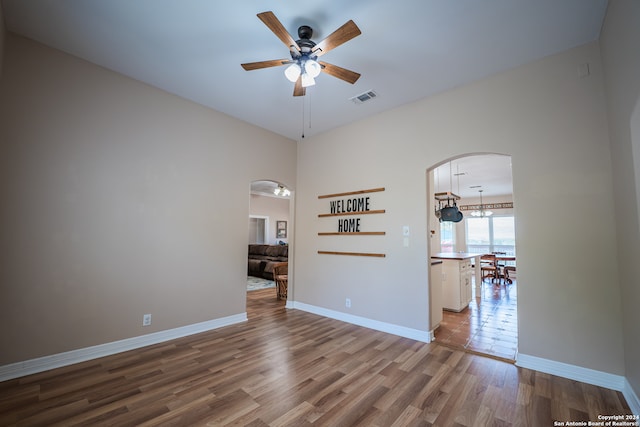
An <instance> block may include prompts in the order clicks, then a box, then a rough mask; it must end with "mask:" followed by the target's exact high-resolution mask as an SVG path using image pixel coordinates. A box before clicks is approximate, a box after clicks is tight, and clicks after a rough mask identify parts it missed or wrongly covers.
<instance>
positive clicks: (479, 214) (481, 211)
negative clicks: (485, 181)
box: [471, 190, 493, 218]
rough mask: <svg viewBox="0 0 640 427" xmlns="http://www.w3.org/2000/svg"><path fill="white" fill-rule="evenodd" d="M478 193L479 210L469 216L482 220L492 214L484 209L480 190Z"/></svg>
mask: <svg viewBox="0 0 640 427" xmlns="http://www.w3.org/2000/svg"><path fill="white" fill-rule="evenodd" d="M478 192H479V193H480V209H479V210H475V211H472V212H471V216H474V217H479V218H484V217H486V216H491V215H493V212H491V211H487V210H485V209H484V204H483V203H482V190H478Z"/></svg>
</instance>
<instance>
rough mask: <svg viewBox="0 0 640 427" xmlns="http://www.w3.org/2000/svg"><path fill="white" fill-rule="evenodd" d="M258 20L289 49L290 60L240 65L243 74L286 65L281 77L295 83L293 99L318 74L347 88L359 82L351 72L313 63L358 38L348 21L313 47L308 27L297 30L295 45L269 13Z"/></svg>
mask: <svg viewBox="0 0 640 427" xmlns="http://www.w3.org/2000/svg"><path fill="white" fill-rule="evenodd" d="M258 18H260V20H261V21H262V22H264V24H265V25H266V26H267V27H268V28H269V29H270V30H271V31H273V33H274V34H275V35H276V36H277V37H278V38H279V39H280V40H281V41H282V42H283V43H284V44H285V45H286V46H287V48H289V51H290V54H291V59H273V60H269V61H259V62H249V63H246V64H241V65H242V68H244V69H245V70H247V71H251V70H258V69H261V68H269V67H278V66H281V65H289V66H288V67H287V68H286V69H285V76H286V77H287V79H289V80H290V81H291V82H294V83H295V86H294V88H293V96H304V95H305V91H306V88H307V87H309V86H312V85H314V84H315V78H316V77H317V76H318V75H319V74H320V72H325V73H327V74H329V75H331V76H333V77H337V78H339V79H341V80H344V81H346V82H348V83H351V84H354V83H355V82H356V81H357V80H358V79H359V78H360V74H359V73H356V72H355V71H351V70H347V69H346V68H342V67H338V66H337V65H332V64H329V63H328V62H324V61H318V60H317V59H318V57H319V56H322V55H324V54H325V53H327V52H329V51H330V50H332V49H334V48H336V47H338V46H340V45H341V44H343V43H346V42H348V41H349V40H351V39H352V38H354V37H357V36H359V35H360V34H361V31H360V28H358V26H357V25H356V24H355V23H354V22H353V21H352V20H349V21H348V22H347V23H345V24H344V25H343V26H341V27H340V28H338V29H337V30H335V31H334V32H333V33H331V34H329V36H327V38H325V39H324V40H322V41H321V42H320V43H317V44H316V43H315V42H314V41H312V40H311V37H312V36H313V29H311V27H309V26H308V25H302V26H301V27H299V28H298V37H299V38H300V39H299V40H297V41H296V40H294V39H293V37H291V35H290V34H289V33H288V32H287V30H286V29H285V28H284V26H283V25H282V23H281V22H280V21H279V20H278V18H276V16H275V15H274V14H273V12H270V11H268V12H262V13H259V14H258Z"/></svg>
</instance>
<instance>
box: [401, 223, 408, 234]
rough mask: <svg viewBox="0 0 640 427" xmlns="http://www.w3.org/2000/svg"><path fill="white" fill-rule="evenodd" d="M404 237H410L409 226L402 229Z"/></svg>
mask: <svg viewBox="0 0 640 427" xmlns="http://www.w3.org/2000/svg"><path fill="white" fill-rule="evenodd" d="M402 235H403V236H408V235H409V226H408V225H405V226H403V227H402Z"/></svg>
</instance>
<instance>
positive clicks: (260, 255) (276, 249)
mask: <svg viewBox="0 0 640 427" xmlns="http://www.w3.org/2000/svg"><path fill="white" fill-rule="evenodd" d="M292 196H293V194H292V192H291V190H290V189H289V188H288V187H287V186H286V185H285V184H282V183H280V182H277V181H272V180H259V181H253V182H252V183H251V190H250V203H249V225H248V227H249V233H248V234H249V241H248V260H247V264H248V265H247V293H248V296H249V293H253V291H264V292H262V293H261V295H265V297H269V298H277V299H278V301H280V302H281V304H282V305H283V304H285V301H286V298H284V295H283V294H282V293H280V294H279V293H278V292H277V291H278V289H277V287H276V283H275V281H274V277H273V275H274V268H275V267H276V265H278V264H281V263H285V262H286V263H288V262H289V260H290V258H291V256H290V255H291V253H290V251H289V242H290V241H292V231H293V230H292V226H293V224H292V222H293V221H292V218H293V213H292V209H293V203H292ZM284 268H285V269H286V265H285V266H284ZM253 297H254V298H253V300H255V294H254V295H253ZM280 297H282V298H280Z"/></svg>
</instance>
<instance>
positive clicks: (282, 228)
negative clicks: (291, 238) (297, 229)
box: [276, 221, 287, 239]
mask: <svg viewBox="0 0 640 427" xmlns="http://www.w3.org/2000/svg"><path fill="white" fill-rule="evenodd" d="M276 238H278V239H286V238H287V221H276Z"/></svg>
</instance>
